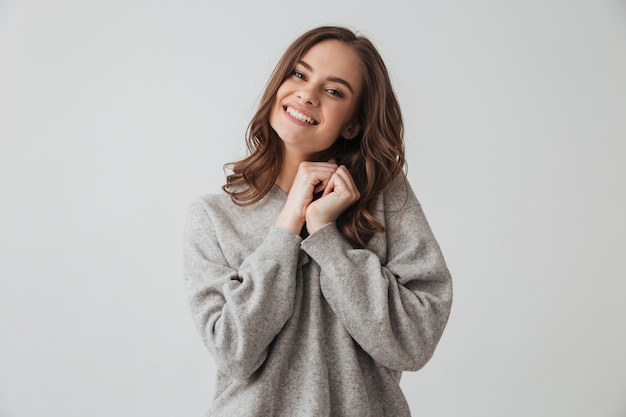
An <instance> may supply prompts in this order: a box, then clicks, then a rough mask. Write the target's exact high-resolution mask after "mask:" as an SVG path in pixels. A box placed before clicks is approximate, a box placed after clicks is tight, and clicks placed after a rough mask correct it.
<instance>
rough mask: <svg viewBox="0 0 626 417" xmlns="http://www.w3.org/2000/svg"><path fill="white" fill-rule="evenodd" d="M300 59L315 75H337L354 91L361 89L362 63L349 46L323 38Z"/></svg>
mask: <svg viewBox="0 0 626 417" xmlns="http://www.w3.org/2000/svg"><path fill="white" fill-rule="evenodd" d="M300 59H301V61H304V62H306V63H307V64H308V65H309V66H311V68H312V71H313V73H315V74H316V75H319V76H321V77H325V78H331V77H338V78H341V79H344V80H346V81H347V82H348V83H350V85H351V86H352V88H354V89H355V92H356V91H357V90H359V91H360V90H361V86H362V84H363V64H362V63H361V59H360V58H359V56H358V55H357V53H356V52H355V51H354V49H352V47H351V46H349V45H347V44H345V43H343V42H341V41H338V40H335V39H332V40H325V41H322V42H320V43H317V44H315V45H313V46H312V47H311V48H310V49H309V50H308V51H307V52H306V53H305V54H304V55H303V56H302V58H300Z"/></svg>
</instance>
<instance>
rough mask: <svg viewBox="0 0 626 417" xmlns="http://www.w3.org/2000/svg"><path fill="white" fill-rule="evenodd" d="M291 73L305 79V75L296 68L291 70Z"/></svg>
mask: <svg viewBox="0 0 626 417" xmlns="http://www.w3.org/2000/svg"><path fill="white" fill-rule="evenodd" d="M292 74H293V76H294V77H296V78H300V79H301V80H306V77H305V76H304V74H303V73H301V72H300V71H298V70H293V72H292Z"/></svg>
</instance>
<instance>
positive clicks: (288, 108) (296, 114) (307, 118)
mask: <svg viewBox="0 0 626 417" xmlns="http://www.w3.org/2000/svg"><path fill="white" fill-rule="evenodd" d="M284 109H285V111H286V112H287V113H288V114H289V115H290V116H291V117H293V118H294V119H296V120H299V121H301V122H304V123H308V124H310V125H316V124H317V123H318V122H317V120H315V119H313V118H312V117H310V116H308V115H306V114H304V113H302V112H300V111H298V110H296V109H294V108H293V107H291V106H285V107H284Z"/></svg>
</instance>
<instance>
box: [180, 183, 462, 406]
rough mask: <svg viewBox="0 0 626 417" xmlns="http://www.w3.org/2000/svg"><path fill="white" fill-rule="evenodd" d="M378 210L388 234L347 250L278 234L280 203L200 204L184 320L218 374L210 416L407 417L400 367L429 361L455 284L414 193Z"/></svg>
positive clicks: (277, 195) (339, 239) (328, 241)
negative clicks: (190, 318)
mask: <svg viewBox="0 0 626 417" xmlns="http://www.w3.org/2000/svg"><path fill="white" fill-rule="evenodd" d="M401 184H402V185H398V186H395V187H394V188H393V189H392V190H390V191H387V192H385V193H384V195H383V196H381V198H380V199H379V200H378V202H377V207H376V210H375V211H374V214H375V216H376V218H377V219H378V220H379V221H380V222H381V223H382V224H383V225H384V226H385V229H386V230H385V232H382V233H378V234H376V235H375V236H374V237H373V238H372V239H371V240H370V242H369V245H368V246H369V248H368V249H354V248H353V247H352V246H351V245H350V243H348V241H347V240H346V239H345V238H344V237H343V236H342V235H341V233H340V232H339V230H338V228H337V226H336V224H335V223H330V224H327V225H325V226H323V227H322V228H321V229H320V230H318V231H316V232H315V233H313V234H311V235H310V236H308V237H306V238H305V239H302V238H301V237H300V236H298V235H296V234H294V233H292V232H291V231H289V230H287V229H284V228H279V227H276V226H274V225H273V224H274V221H275V219H276V216H277V215H278V213H279V212H280V211H281V209H282V208H283V206H284V204H285V201H286V199H287V194H286V193H284V192H283V191H282V190H280V189H279V188H278V187H276V186H274V187H273V188H272V190H271V191H270V192H269V193H268V194H267V195H266V196H265V197H264V198H263V199H262V200H261V201H259V202H258V203H255V204H253V205H250V206H243V207H242V206H237V205H235V204H233V203H232V202H231V199H230V197H229V196H228V195H226V194H221V195H208V196H204V197H202V198H199V199H198V200H197V201H195V202H194V203H193V204H192V205H191V207H190V209H189V213H188V219H187V224H186V227H185V234H184V241H185V242H184V265H185V274H184V275H185V281H186V287H187V290H188V295H189V300H190V306H191V312H192V316H193V319H194V322H195V324H196V326H197V328H198V330H199V332H200V335H201V337H202V339H203V341H204V343H205V344H206V346H207V348H208V350H209V351H210V353H211V354H212V356H213V358H214V360H215V362H216V364H217V368H218V371H217V385H216V392H215V396H214V399H213V402H212V405H211V407H210V409H209V411H208V412H207V414H206V415H207V416H214V417H237V416H242V417H254V416H264V417H266V416H267V417H270V416H271V417H283V416H285V417H286V416H293V417H309V416H310V417H324V416H332V417H344V416H359V417H367V416H371V417H386V416H389V417H405V416H410V411H409V408H408V405H407V402H406V399H405V397H404V395H403V393H402V391H401V390H400V386H399V383H400V376H401V374H402V371H415V370H418V369H420V368H421V367H422V366H424V364H426V362H427V361H428V360H429V359H430V357H431V356H432V354H433V351H434V349H435V347H436V345H437V343H438V341H439V339H440V337H441V334H442V332H443V329H444V327H445V325H446V322H447V319H448V315H449V312H450V306H451V302H452V284H451V279H450V274H449V272H448V269H447V267H446V265H445V262H444V259H443V257H442V254H441V252H440V250H439V246H438V244H437V242H436V241H435V239H434V237H433V234H432V232H431V230H430V227H429V225H428V223H427V221H426V218H425V217H424V214H423V212H422V209H421V206H420V204H419V203H418V201H417V199H416V198H415V195H414V194H413V191H412V190H411V188H410V186H409V185H408V183H407V184H406V185H404V184H405V183H401Z"/></svg>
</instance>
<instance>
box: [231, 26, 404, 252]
mask: <svg viewBox="0 0 626 417" xmlns="http://www.w3.org/2000/svg"><path fill="white" fill-rule="evenodd" d="M329 39H334V40H339V41H341V42H344V43H345V44H346V45H349V46H350V47H352V48H353V50H354V51H355V52H356V54H357V55H358V56H359V58H360V60H361V63H362V65H363V76H364V80H363V90H362V91H363V93H362V97H361V102H360V104H359V106H358V108H357V111H356V112H357V114H356V120H357V121H358V124H359V126H360V128H361V129H360V132H359V134H358V136H357V137H355V138H353V139H351V140H346V139H344V138H341V137H340V138H338V139H337V140H336V141H335V143H334V144H333V145H332V146H331V147H330V148H329V149H327V150H325V151H323V152H320V153H319V154H317V155H315V157H314V158H313V159H312V160H314V161H327V160H329V159H330V158H335V159H336V160H337V163H338V164H343V165H345V166H346V168H347V169H348V170H349V171H350V173H351V174H352V177H353V178H354V182H355V184H356V186H357V187H358V189H359V192H360V193H361V198H360V199H359V200H358V201H357V202H356V203H355V204H353V205H352V206H350V207H349V208H348V209H347V210H346V211H345V212H344V213H343V214H342V215H341V216H340V217H339V218H338V219H337V226H338V228H339V230H340V231H341V233H342V234H343V236H345V237H346V239H348V240H349V241H350V242H351V243H352V245H353V246H354V247H359V248H364V247H366V246H367V242H368V241H369V240H370V238H371V237H372V236H373V235H374V234H375V233H377V232H381V231H383V230H384V227H383V226H382V225H381V224H380V223H379V222H378V221H377V220H376V219H375V218H374V216H373V215H372V211H373V208H374V204H375V202H376V200H377V199H378V197H379V196H380V195H381V194H382V193H383V191H385V190H386V189H387V188H388V187H389V186H390V184H391V183H392V182H394V180H396V179H397V178H398V177H399V176H400V175H403V176H404V168H405V165H406V160H405V152H404V125H403V122H402V114H401V112H400V106H399V104H398V100H397V98H396V95H395V93H394V91H393V88H392V86H391V81H390V79H389V74H388V72H387V67H386V66H385V63H384V62H383V60H382V58H381V56H380V54H379V53H378V51H377V50H376V48H375V47H374V45H373V44H372V42H371V41H370V40H369V39H367V38H366V37H364V36H360V35H356V34H355V33H353V32H352V31H351V30H349V29H346V28H343V27H337V26H322V27H318V28H315V29H311V30H309V31H308V32H305V33H304V34H302V35H301V36H300V37H299V38H298V39H296V40H295V41H294V42H293V43H292V44H291V45H290V46H289V47H288V48H287V50H286V51H285V53H284V55H283V56H282V58H281V59H280V61H279V62H278V64H277V65H276V68H274V71H273V72H272V75H271V77H270V79H269V81H268V83H267V86H266V88H265V92H264V93H263V96H262V97H261V102H260V105H259V108H258V110H257V112H256V114H255V115H254V117H253V118H252V120H251V122H250V124H249V126H248V130H247V135H246V143H247V147H248V152H249V156H247V157H246V158H244V159H242V160H240V161H237V162H232V163H229V164H226V165H225V168H229V169H230V170H231V172H232V173H231V174H230V175H227V183H226V184H225V185H224V186H223V187H222V188H223V189H224V191H225V192H227V193H228V194H230V196H231V198H232V200H233V202H234V203H235V204H238V205H249V204H253V203H255V202H257V201H259V200H260V199H262V198H263V197H264V196H265V195H266V194H267V193H268V192H269V191H270V189H271V188H272V186H273V185H274V183H275V182H276V179H277V178H278V174H279V173H280V170H281V166H282V162H283V144H282V141H281V139H280V138H279V137H278V135H277V134H276V132H275V131H274V130H273V129H272V127H271V126H270V122H269V119H270V111H271V108H272V103H273V101H274V99H275V97H276V92H277V91H278V88H279V87H280V85H281V84H282V83H283V81H284V80H285V79H286V78H287V77H288V76H290V74H291V73H292V71H293V70H294V67H295V65H296V63H297V62H298V61H299V60H300V58H301V57H302V56H303V55H304V54H306V53H307V51H308V50H309V49H310V48H311V47H313V46H314V45H316V44H318V43H320V42H322V41H325V40H329Z"/></svg>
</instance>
